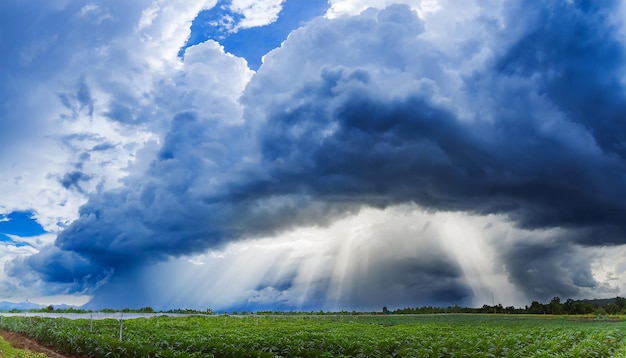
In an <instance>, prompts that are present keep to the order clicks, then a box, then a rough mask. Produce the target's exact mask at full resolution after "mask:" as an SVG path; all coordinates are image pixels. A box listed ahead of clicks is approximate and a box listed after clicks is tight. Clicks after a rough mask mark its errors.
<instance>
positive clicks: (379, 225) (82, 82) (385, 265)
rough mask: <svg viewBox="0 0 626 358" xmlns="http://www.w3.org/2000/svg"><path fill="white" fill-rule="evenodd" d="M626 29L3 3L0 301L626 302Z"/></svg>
mask: <svg viewBox="0 0 626 358" xmlns="http://www.w3.org/2000/svg"><path fill="white" fill-rule="evenodd" d="M625 18H626V5H625V4H624V3H623V2H620V1H602V2H596V1H583V0H557V1H550V2H537V1H521V0H506V1H500V0H470V1H460V0H459V1H456V0H397V1H393V0H328V1H326V0H310V1H301V0H255V1H252V0H219V1H216V0H205V1H197V0H194V1H186V0H137V1H133V2H109V1H78V0H63V1H55V2H40V1H30V0H28V1H17V0H8V1H2V2H0V125H1V127H0V128H1V130H0V148H2V151H3V152H2V153H3V155H2V156H0V170H1V172H2V173H3V175H2V176H0V301H9V302H22V301H26V300H28V301H29V302H35V303H41V304H61V303H65V304H74V305H86V306H85V307H88V308H96V309H98V308H125V307H135V308H137V307H145V306H151V307H153V308H155V309H170V308H196V309H205V308H212V309H213V310H216V311H232V310H238V311H241V310H246V311H256V310H307V311H308V310H316V311H317V310H349V311H351V310H376V311H378V310H381V309H382V307H383V306H386V307H388V308H390V309H395V308H402V307H415V306H422V305H436V306H448V305H456V304H458V305H463V306H474V307H480V306H482V305H483V304H490V305H491V304H493V303H496V304H497V303H500V304H502V305H504V306H509V305H514V306H516V307H519V306H524V305H526V304H530V302H531V301H534V300H537V301H540V302H547V301H549V300H550V299H551V298H552V297H554V296H559V297H561V298H562V299H565V298H574V299H578V298H603V297H615V296H618V295H622V296H623V295H625V294H626V275H624V273H625V272H626V221H625V220H624V218H625V217H626V122H625V121H624V116H623V113H625V112H626V77H625V75H624V74H625V73H626V71H625V70H626V68H625V64H626V61H625V60H626V25H625V24H624V19H625Z"/></svg>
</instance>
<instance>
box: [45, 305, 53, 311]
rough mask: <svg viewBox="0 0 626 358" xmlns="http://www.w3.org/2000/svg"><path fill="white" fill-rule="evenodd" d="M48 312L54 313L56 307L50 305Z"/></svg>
mask: <svg viewBox="0 0 626 358" xmlns="http://www.w3.org/2000/svg"><path fill="white" fill-rule="evenodd" d="M46 311H48V312H54V306H53V305H50V306H48V307H46Z"/></svg>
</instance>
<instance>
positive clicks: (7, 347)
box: [0, 337, 47, 358]
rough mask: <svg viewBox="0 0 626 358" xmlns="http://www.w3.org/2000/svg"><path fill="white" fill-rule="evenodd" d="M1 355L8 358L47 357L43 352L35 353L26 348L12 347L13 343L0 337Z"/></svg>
mask: <svg viewBox="0 0 626 358" xmlns="http://www.w3.org/2000/svg"><path fill="white" fill-rule="evenodd" d="M0 357H6V358H46V357H47V356H46V355H45V354H43V353H35V352H31V351H29V350H26V349H17V348H13V347H11V344H10V343H9V342H7V341H5V340H4V339H2V337H0Z"/></svg>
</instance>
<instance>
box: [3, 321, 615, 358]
mask: <svg viewBox="0 0 626 358" xmlns="http://www.w3.org/2000/svg"><path fill="white" fill-rule="evenodd" d="M576 318H577V317H573V318H570V317H559V318H553V317H551V318H543V317H537V316H535V317H532V316H506V315H469V314H468V315H462V314H460V315H413V316H400V315H389V316H382V315H381V316H359V315H357V316H343V315H338V316H325V315H319V316H317V315H312V316H252V315H250V316H188V317H165V316H160V317H152V318H137V319H131V320H123V321H121V322H120V320H115V319H104V320H93V321H91V320H90V319H89V316H88V315H87V317H86V318H85V319H75V320H69V319H63V318H56V319H54V318H42V317H2V319H3V320H2V323H1V325H2V328H4V329H9V330H13V331H16V332H21V333H24V334H26V335H29V336H31V337H34V338H36V339H38V340H39V341H40V342H42V343H44V344H47V345H51V346H54V347H57V348H60V349H62V350H63V351H65V352H67V353H70V354H75V355H81V356H87V357H625V356H626V347H625V340H624V339H625V333H626V322H622V321H620V322H607V321H594V320H593V319H589V320H582V319H580V318H579V317H578V318H579V319H576ZM120 326H122V334H123V336H122V337H121V340H120Z"/></svg>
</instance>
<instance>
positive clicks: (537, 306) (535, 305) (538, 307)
mask: <svg viewBox="0 0 626 358" xmlns="http://www.w3.org/2000/svg"><path fill="white" fill-rule="evenodd" d="M528 313H530V314H541V313H545V311H544V309H543V305H542V304H541V303H539V302H537V301H533V302H532V303H531V304H530V307H529V308H528Z"/></svg>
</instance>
